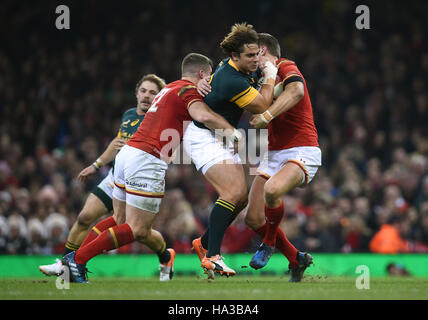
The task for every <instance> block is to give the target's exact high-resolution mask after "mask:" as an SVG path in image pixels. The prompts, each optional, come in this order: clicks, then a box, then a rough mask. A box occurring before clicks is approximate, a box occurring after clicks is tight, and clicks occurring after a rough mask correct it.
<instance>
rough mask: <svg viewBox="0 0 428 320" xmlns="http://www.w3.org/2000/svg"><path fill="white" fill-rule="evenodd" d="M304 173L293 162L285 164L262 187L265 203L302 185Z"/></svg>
mask: <svg viewBox="0 0 428 320" xmlns="http://www.w3.org/2000/svg"><path fill="white" fill-rule="evenodd" d="M304 179H305V172H304V171H303V170H302V168H301V167H300V166H299V165H298V164H296V163H295V162H291V161H290V162H287V163H286V164H285V165H284V166H283V167H282V168H281V169H280V170H279V171H278V172H277V173H275V174H274V175H273V176H272V177H270V178H269V180H267V181H266V183H265V186H264V194H265V201H269V200H270V199H273V198H274V199H277V198H279V197H282V196H283V195H284V194H286V193H287V192H289V191H290V190H292V189H294V188H296V187H298V186H300V185H302V182H303V181H304Z"/></svg>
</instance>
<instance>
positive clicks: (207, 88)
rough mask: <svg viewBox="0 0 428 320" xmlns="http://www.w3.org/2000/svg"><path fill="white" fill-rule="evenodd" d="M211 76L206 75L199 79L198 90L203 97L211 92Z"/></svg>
mask: <svg viewBox="0 0 428 320" xmlns="http://www.w3.org/2000/svg"><path fill="white" fill-rule="evenodd" d="M210 78H211V77H205V78H202V79H201V80H199V82H198V85H197V90H198V92H199V94H200V95H201V96H203V97H205V96H206V95H207V94H208V93H210V92H211V85H210V84H209V81H210Z"/></svg>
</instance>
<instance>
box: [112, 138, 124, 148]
mask: <svg viewBox="0 0 428 320" xmlns="http://www.w3.org/2000/svg"><path fill="white" fill-rule="evenodd" d="M125 144H126V140H124V139H119V138H116V139H115V140H114V142H113V146H114V149H115V150H117V151H119V150H120V149H122V147H123V146H124V145H125Z"/></svg>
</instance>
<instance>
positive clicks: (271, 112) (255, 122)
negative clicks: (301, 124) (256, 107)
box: [250, 81, 305, 128]
mask: <svg viewBox="0 0 428 320" xmlns="http://www.w3.org/2000/svg"><path fill="white" fill-rule="evenodd" d="M304 95H305V87H304V85H303V83H302V82H300V81H295V82H291V83H289V84H287V85H286V86H285V88H284V91H283V92H282V93H281V94H280V96H279V97H278V98H277V99H276V100H275V102H274V103H273V104H272V105H271V106H270V107H269V108H268V109H267V110H266V111H264V112H263V113H261V114H257V115H254V116H253V118H252V119H251V121H250V124H251V125H252V126H253V127H254V128H264V127H266V126H267V125H268V123H269V122H270V121H272V120H273V119H274V118H275V117H277V116H279V115H280V114H282V113H284V112H287V111H288V110H290V109H291V108H292V107H294V106H295V105H296V104H297V103H298V102H299V101H300V100H301V99H302V98H303V96H304Z"/></svg>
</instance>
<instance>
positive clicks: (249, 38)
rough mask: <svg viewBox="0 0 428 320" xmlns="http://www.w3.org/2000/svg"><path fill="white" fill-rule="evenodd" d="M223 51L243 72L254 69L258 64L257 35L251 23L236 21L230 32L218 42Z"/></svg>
mask: <svg viewBox="0 0 428 320" xmlns="http://www.w3.org/2000/svg"><path fill="white" fill-rule="evenodd" d="M220 47H221V48H222V49H223V51H224V52H225V53H226V54H227V55H228V56H229V57H230V58H231V59H232V61H233V62H234V64H235V65H236V67H237V68H238V69H239V70H240V71H242V72H244V73H250V72H253V71H256V70H257V68H258V66H259V60H258V52H259V35H258V33H257V31H256V30H255V29H254V27H253V26H252V25H251V24H247V23H246V22H244V23H236V24H234V25H233V26H232V30H231V32H230V33H229V34H228V35H227V36H226V37H225V38H224V39H223V41H222V42H221V43H220Z"/></svg>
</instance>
